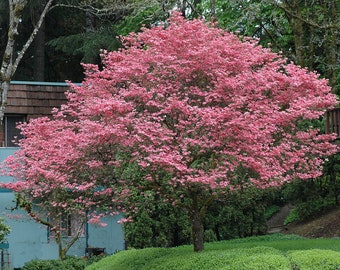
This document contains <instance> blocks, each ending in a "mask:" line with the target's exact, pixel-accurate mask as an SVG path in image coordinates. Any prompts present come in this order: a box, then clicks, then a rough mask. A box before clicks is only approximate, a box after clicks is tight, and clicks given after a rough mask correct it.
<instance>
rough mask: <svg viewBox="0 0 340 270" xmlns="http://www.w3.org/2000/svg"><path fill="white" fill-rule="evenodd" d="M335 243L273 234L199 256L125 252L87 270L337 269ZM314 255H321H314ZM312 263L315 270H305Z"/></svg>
mask: <svg viewBox="0 0 340 270" xmlns="http://www.w3.org/2000/svg"><path fill="white" fill-rule="evenodd" d="M337 241H338V240H336V239H303V238H302V237H299V236H295V235H281V234H274V235H266V236H260V237H249V238H243V239H235V240H229V241H221V242H214V243H208V244H206V248H205V251H203V252H200V253H194V252H192V247H191V246H180V247H177V248H147V249H143V250H128V251H122V252H119V253H118V254H115V255H113V256H109V257H106V258H104V259H103V260H101V261H99V262H98V263H95V264H92V265H90V266H89V267H87V268H86V270H96V269H101V270H106V269H107V270H109V269H124V270H129V269H140V270H144V269H145V270H146V269H148V270H153V269H157V270H172V269H173V270H175V269H176V270H189V269H190V270H191V269H214V270H215V269H228V270H230V269H231V270H233V269H235V270H236V269H237V270H238V269H244V270H248V269H254V270H255V269H256V270H257V269H261V270H262V269H264V270H265V269H337V268H336V267H338V260H339V255H340V246H339V244H338V243H337ZM311 248H318V250H314V249H311ZM317 253H318V254H320V255H319V256H317V255H315V256H314V255H313V254H317ZM287 254H288V255H287ZM304 254H306V256H304ZM308 258H309V259H308ZM313 262H314V263H315V265H317V266H318V268H313V267H311V268H308V267H309V266H312V265H313ZM321 262H322V263H323V264H322V265H321V264H320V263H321ZM292 265H294V266H298V267H301V268H292ZM332 265H333V268H331V267H330V266H332ZM323 266H325V267H323Z"/></svg>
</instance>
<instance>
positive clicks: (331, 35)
mask: <svg viewBox="0 0 340 270" xmlns="http://www.w3.org/2000/svg"><path fill="white" fill-rule="evenodd" d="M329 5H330V6H329V9H330V14H329V15H330V16H329V17H327V16H326V14H327V13H328V12H327V13H326V8H327V7H325V19H326V18H327V20H330V22H331V24H333V25H335V24H336V22H337V19H338V16H337V14H338V12H337V11H338V10H339V9H340V4H339V3H338V4H337V3H336V0H332V1H330V3H329ZM326 23H329V22H328V21H327V22H325V24H326ZM337 37H338V31H337V29H335V28H330V29H327V30H326V33H325V43H326V46H325V56H326V62H327V65H328V67H327V78H328V79H329V85H330V86H331V87H332V90H333V93H335V92H336V91H335V90H336V89H335V88H336V83H337V82H336V80H337V74H336V71H337V40H338V38H337Z"/></svg>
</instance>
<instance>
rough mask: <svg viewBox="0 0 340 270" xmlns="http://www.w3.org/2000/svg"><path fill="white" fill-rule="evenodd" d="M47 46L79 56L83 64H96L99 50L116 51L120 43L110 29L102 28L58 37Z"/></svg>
mask: <svg viewBox="0 0 340 270" xmlns="http://www.w3.org/2000/svg"><path fill="white" fill-rule="evenodd" d="M47 45H49V46H51V47H53V48H54V49H55V50H58V51H61V52H63V53H64V54H66V55H69V56H75V55H80V56H81V57H82V59H81V61H82V62H84V63H97V62H98V59H99V54H100V50H102V49H106V50H109V51H114V50H117V49H118V48H119V47H120V42H119V41H118V39H117V38H116V35H115V34H114V31H113V29H112V27H103V28H101V29H100V30H98V31H97V32H86V33H79V34H74V35H68V36H60V37H58V38H55V39H52V40H50V41H48V42H47Z"/></svg>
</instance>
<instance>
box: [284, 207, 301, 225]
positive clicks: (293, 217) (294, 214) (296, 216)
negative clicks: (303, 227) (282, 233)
mask: <svg viewBox="0 0 340 270" xmlns="http://www.w3.org/2000/svg"><path fill="white" fill-rule="evenodd" d="M296 221H300V217H299V214H298V212H297V211H296V209H292V210H291V211H290V212H289V214H288V216H287V217H286V218H285V220H284V222H283V225H287V224H289V223H292V222H296Z"/></svg>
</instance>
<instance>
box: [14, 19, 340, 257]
mask: <svg viewBox="0 0 340 270" xmlns="http://www.w3.org/2000/svg"><path fill="white" fill-rule="evenodd" d="M122 40H123V44H124V48H123V49H121V50H120V51H116V52H103V54H102V60H103V67H102V68H98V67H97V66H94V65H87V66H86V79H85V80H84V82H83V83H82V85H81V86H76V85H74V86H73V87H72V91H70V92H69V93H68V99H69V101H68V103H67V104H66V105H65V106H63V107H62V108H61V109H60V110H59V111H56V112H55V114H54V117H53V119H52V120H47V119H40V120H36V121H34V122H32V123H29V124H27V125H24V126H23V127H22V128H23V132H24V135H25V136H26V138H25V139H24V140H22V141H21V143H20V146H21V150H20V151H19V154H18V156H17V157H16V158H15V159H16V164H21V166H22V167H24V168H25V170H24V171H23V172H24V174H25V175H23V177H24V178H22V179H23V180H22V181H19V182H16V183H13V184H12V185H13V189H15V190H16V191H18V192H22V191H24V192H28V194H30V196H32V197H33V198H41V197H42V196H44V195H45V192H46V190H51V189H53V190H56V189H57V188H54V187H55V186H57V187H58V188H60V189H61V190H62V194H64V193H66V194H67V196H70V197H72V196H73V195H72V194H73V193H74V194H76V196H75V197H76V198H74V197H72V199H70V201H71V202H72V203H75V204H76V205H77V207H74V209H82V211H84V210H83V209H87V210H86V211H88V210H90V209H92V208H93V209H95V208H96V207H97V206H98V207H99V204H98V202H100V201H101V196H102V199H103V204H102V205H103V206H106V205H107V207H106V208H105V211H107V210H108V207H109V205H110V204H111V205H119V206H121V205H123V206H124V207H132V205H131V204H130V202H131V200H130V198H131V194H132V193H133V192H138V191H139V192H140V193H142V194H145V196H147V190H148V189H152V190H153V191H155V192H157V193H159V194H160V195H162V196H164V199H165V200H168V201H169V202H171V203H173V204H177V205H179V206H181V207H183V210H185V211H186V212H187V214H188V217H189V218H190V221H191V224H192V234H193V244H194V250H195V251H201V250H203V248H204V245H203V243H204V239H203V232H204V231H203V217H204V214H205V212H206V210H207V207H208V206H209V204H210V203H211V202H212V201H213V200H214V199H215V198H216V197H217V196H218V194H220V193H221V192H223V191H224V190H226V189H227V190H236V189H238V188H241V187H242V188H243V187H247V186H250V185H253V186H256V187H259V188H267V187H271V186H280V185H282V184H283V183H286V182H289V181H291V180H293V179H296V178H299V179H310V178H314V177H318V176H320V174H321V169H322V164H323V158H324V157H325V156H326V155H330V154H332V153H334V152H335V146H333V145H332V144H331V143H330V140H332V139H333V136H331V135H325V134H320V132H319V130H317V129H316V128H313V127H312V126H309V125H307V126H306V124H305V123H306V121H312V120H314V119H319V118H320V117H322V115H323V114H324V112H325V110H326V109H327V108H331V107H333V106H335V105H336V104H337V100H336V97H335V96H334V95H333V94H331V92H330V88H329V87H328V86H327V81H326V80H324V79H320V78H319V77H318V75H317V74H315V73H313V72H308V71H307V70H306V69H303V68H301V67H298V66H296V65H294V64H292V63H287V60H286V59H283V58H282V57H281V56H280V55H278V54H275V53H272V52H271V51H270V50H269V49H265V48H263V47H261V46H259V45H258V44H257V42H256V41H255V40H252V39H247V38H243V40H240V38H239V37H237V36H235V35H234V34H232V33H229V32H227V31H224V30H221V29H218V28H217V27H215V26H214V25H209V24H206V23H204V22H203V21H202V20H193V21H187V20H185V19H183V18H182V17H181V16H180V15H179V14H178V13H174V14H173V15H172V16H171V17H170V19H169V22H168V24H165V25H160V26H156V27H152V28H151V29H146V28H145V29H143V31H142V32H141V33H138V34H131V35H129V36H128V37H125V38H123V39H122ZM18 160H20V162H18ZM122 164H124V166H128V165H129V164H130V165H131V164H133V165H134V166H138V168H139V169H138V170H139V171H140V172H142V173H141V174H140V175H141V177H142V179H141V181H138V180H136V179H134V180H133V181H132V180H131V179H132V178H133V177H131V178H129V177H128V175H129V174H128V173H125V174H124V173H122V170H120V169H121V168H123V165H122ZM126 164H128V165H126ZM16 166H17V168H19V167H20V166H18V165H16ZM14 167H15V166H14ZM12 168H13V166H12ZM117 168H118V169H117ZM119 168H120V169H119ZM36 184H37V186H35V185H36ZM96 187H100V188H99V190H96ZM78 193H79V194H80V195H79V196H78V195H77V194H78ZM94 194H95V195H96V196H94ZM77 198H78V199H77ZM49 200H50V201H53V200H54V197H53V198H52V197H48V198H46V199H45V200H44V201H45V202H46V201H49ZM79 201H81V203H82V204H81V206H79V205H78V203H79ZM104 202H105V203H104ZM60 203H61V202H58V203H57V205H58V206H61V207H64V205H63V204H62V203H61V204H60ZM65 204H67V205H66V206H65V207H69V206H70V204H71V203H70V204H68V203H67V202H66V201H65ZM86 205H90V206H91V207H92V208H86V207H88V206H86ZM52 206H53V205H52ZM83 206H86V207H85V208H82V207H83ZM133 206H136V205H133ZM72 209H73V208H72ZM115 210H117V208H115ZM136 211H138V208H136ZM94 213H96V211H95V212H94ZM96 217H98V215H97V216H96Z"/></svg>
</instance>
